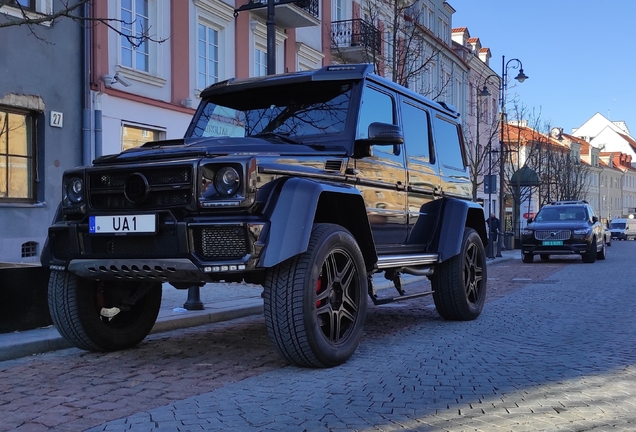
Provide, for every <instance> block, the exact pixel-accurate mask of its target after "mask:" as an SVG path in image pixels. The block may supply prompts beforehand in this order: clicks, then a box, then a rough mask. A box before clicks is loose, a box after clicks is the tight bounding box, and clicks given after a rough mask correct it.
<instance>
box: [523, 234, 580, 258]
mask: <svg viewBox="0 0 636 432" xmlns="http://www.w3.org/2000/svg"><path fill="white" fill-rule="evenodd" d="M591 242H592V239H591V238H590V239H589V240H587V241H586V240H585V239H570V240H564V241H563V244H562V245H558V246H546V245H543V243H542V242H541V241H538V240H535V239H534V238H532V239H528V238H523V239H522V243H521V252H522V253H524V254H533V255H572V254H579V255H582V254H584V253H586V252H587V251H588V250H589V249H590V243H591Z"/></svg>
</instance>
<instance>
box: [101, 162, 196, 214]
mask: <svg viewBox="0 0 636 432" xmlns="http://www.w3.org/2000/svg"><path fill="white" fill-rule="evenodd" d="M135 173H137V174H141V175H142V176H143V177H145V179H146V180H147V182H148V186H147V189H148V190H147V195H146V196H145V199H143V200H140V202H137V203H133V202H132V201H130V200H129V199H128V198H127V197H126V195H125V188H126V182H127V181H128V179H129V177H130V176H131V175H132V174H135ZM88 187H89V190H88V193H89V197H90V205H91V206H92V207H93V208H95V209H101V210H122V209H132V208H135V209H139V208H168V207H177V206H184V205H187V204H189V203H190V201H191V199H192V188H193V181H192V167H191V166H189V165H187V166H174V167H173V166H170V167H152V168H145V167H144V168H141V167H139V168H134V169H130V168H127V169H121V170H109V171H97V172H91V173H89V175H88Z"/></svg>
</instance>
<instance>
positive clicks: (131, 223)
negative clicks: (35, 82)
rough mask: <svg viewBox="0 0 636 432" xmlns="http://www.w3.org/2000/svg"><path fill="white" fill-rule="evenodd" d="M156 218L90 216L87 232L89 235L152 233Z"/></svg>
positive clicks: (145, 216) (154, 230) (151, 216)
mask: <svg viewBox="0 0 636 432" xmlns="http://www.w3.org/2000/svg"><path fill="white" fill-rule="evenodd" d="M156 225H157V218H156V216H155V215H153V214H149V215H120V216H90V217H89V218H88V232H89V233H91V234H122V233H154V232H156Z"/></svg>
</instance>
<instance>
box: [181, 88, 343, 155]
mask: <svg viewBox="0 0 636 432" xmlns="http://www.w3.org/2000/svg"><path fill="white" fill-rule="evenodd" d="M352 87H353V85H352V84H351V83H343V82H335V81H329V82H306V83H302V84H288V85H285V86H270V87H264V88H256V89H250V90H243V91H236V92H233V93H224V94H219V95H212V96H210V98H209V99H208V100H207V101H206V102H207V103H206V104H205V106H204V107H203V109H202V110H201V111H200V114H199V116H198V118H197V119H195V127H194V128H193V131H192V135H191V136H192V137H222V136H230V137H249V136H259V135H260V136H270V137H271V136H275V135H278V136H285V137H293V138H298V137H303V136H308V135H325V134H335V133H340V132H342V131H344V129H345V125H346V120H347V114H348V112H349V106H350V100H351V89H352ZM290 142H293V141H291V140H290Z"/></svg>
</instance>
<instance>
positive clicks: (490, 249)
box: [477, 74, 501, 258]
mask: <svg viewBox="0 0 636 432" xmlns="http://www.w3.org/2000/svg"><path fill="white" fill-rule="evenodd" d="M494 77H497V78H499V75H497V74H492V75H488V76H487V77H486V79H484V83H483V85H482V89H481V90H480V91H478V92H477V98H478V99H479V98H481V97H488V96H491V93H490V92H489V91H488V87H486V84H487V83H488V80H489V79H490V78H494ZM497 86H499V83H497ZM479 106H480V103H479V100H478V101H477V148H479V139H480V136H479V122H480V121H481V120H480V116H479ZM486 185H487V186H488V218H490V215H491V214H492V192H493V186H494V185H495V182H494V181H493V175H492V135H491V136H489V137H488V176H487V178H486V180H484V189H485V188H486V187H485V186H486ZM500 221H501V219H500ZM491 223H492V221H491ZM489 227H490V224H489ZM488 231H491V229H490V228H489V229H488ZM490 234H491V233H490V232H489V233H488V247H487V254H488V258H494V257H495V253H494V250H493V249H494V248H493V242H492V235H490Z"/></svg>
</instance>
